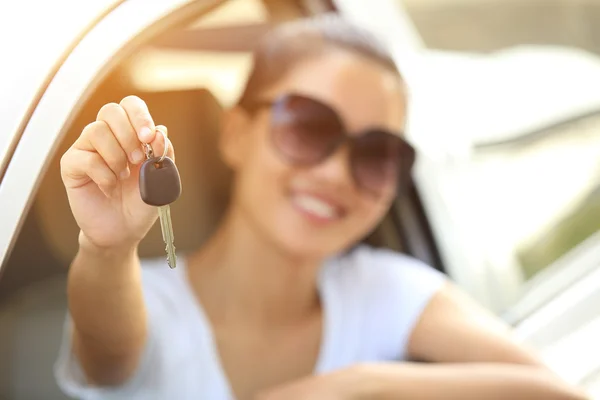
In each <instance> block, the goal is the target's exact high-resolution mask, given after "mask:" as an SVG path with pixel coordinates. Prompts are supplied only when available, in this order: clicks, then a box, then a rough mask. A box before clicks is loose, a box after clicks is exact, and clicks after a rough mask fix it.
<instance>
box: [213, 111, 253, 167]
mask: <svg viewBox="0 0 600 400" xmlns="http://www.w3.org/2000/svg"><path fill="white" fill-rule="evenodd" d="M249 123H250V121H249V116H248V114H247V113H246V111H245V110H243V109H242V108H240V107H233V108H230V109H228V110H226V111H225V112H224V114H223V123H222V125H221V134H220V137H219V151H220V152H221V157H223V161H224V162H225V164H227V166H228V167H229V168H231V169H232V170H234V171H235V170H236V169H237V168H238V167H239V165H240V164H241V163H242V162H243V160H244V157H245V154H246V153H247V152H248V151H249V147H250V146H248V143H247V141H248V137H249V136H250V135H249V134H248V128H249Z"/></svg>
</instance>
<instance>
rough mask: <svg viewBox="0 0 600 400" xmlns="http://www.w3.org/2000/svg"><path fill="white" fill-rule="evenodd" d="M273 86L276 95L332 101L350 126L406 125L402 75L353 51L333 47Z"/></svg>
mask: <svg viewBox="0 0 600 400" xmlns="http://www.w3.org/2000/svg"><path fill="white" fill-rule="evenodd" d="M272 89H273V92H274V94H275V95H278V94H284V93H290V92H293V93H298V94H303V95H306V96H309V97H312V98H315V99H317V100H320V101H322V102H324V103H326V104H328V105H330V106H331V107H332V108H334V109H335V110H336V111H337V112H338V113H339V114H340V117H341V118H343V120H344V123H345V124H346V126H347V128H348V129H350V130H361V129H364V128H366V127H372V126H380V127H383V128H387V129H390V130H393V131H402V130H403V129H404V124H405V119H406V116H405V112H406V99H405V94H404V86H403V83H402V81H401V79H400V78H399V77H398V75H397V74H394V73H393V72H392V71H389V70H388V69H386V68H385V67H383V66H382V65H380V64H378V63H377V62H375V61H371V60H369V59H367V58H365V57H362V56H359V55H354V54H352V53H350V52H346V51H332V52H330V53H329V54H327V55H325V56H319V57H317V58H314V59H310V60H306V61H304V62H301V63H299V64H297V65H296V66H295V67H293V68H292V69H291V70H290V71H289V72H288V73H287V74H286V75H285V76H284V78H283V79H282V80H281V81H280V82H278V84H277V85H276V86H275V87H273V88H272Z"/></svg>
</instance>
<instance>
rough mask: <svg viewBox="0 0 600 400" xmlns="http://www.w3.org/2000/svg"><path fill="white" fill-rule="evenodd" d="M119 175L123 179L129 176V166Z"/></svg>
mask: <svg viewBox="0 0 600 400" xmlns="http://www.w3.org/2000/svg"><path fill="white" fill-rule="evenodd" d="M119 177H120V178H121V180H125V179H127V178H129V168H125V169H124V170H123V171H121V173H120V174H119Z"/></svg>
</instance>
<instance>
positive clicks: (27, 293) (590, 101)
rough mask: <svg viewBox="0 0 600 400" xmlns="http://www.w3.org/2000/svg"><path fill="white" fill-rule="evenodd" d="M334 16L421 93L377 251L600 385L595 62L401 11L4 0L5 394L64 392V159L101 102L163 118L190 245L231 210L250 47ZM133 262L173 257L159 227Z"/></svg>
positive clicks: (189, 0)
mask: <svg viewBox="0 0 600 400" xmlns="http://www.w3.org/2000/svg"><path fill="white" fill-rule="evenodd" d="M332 7H334V8H337V10H338V11H339V12H341V13H343V14H345V15H346V16H347V17H348V18H351V19H353V20H355V21H356V22H358V23H360V24H363V25H364V26H367V27H369V28H371V29H373V30H375V31H377V33H378V34H380V35H381V36H382V37H383V38H385V39H387V40H388V41H389V43H390V44H391V45H392V46H394V51H395V54H396V58H397V61H398V63H399V66H400V68H401V70H402V71H403V72H404V74H405V76H406V79H407V81H408V83H409V86H410V89H411V96H412V103H411V104H412V107H411V116H410V126H409V135H410V139H411V140H412V141H413V142H414V143H415V145H416V146H417V147H418V149H419V151H420V159H419V162H418V165H417V169H416V171H415V174H414V187H413V190H412V191H411V192H410V194H409V196H406V197H403V198H399V199H398V201H397V204H396V205H395V206H394V208H393V209H392V211H391V212H390V215H389V216H388V218H387V219H386V220H385V222H384V223H383V224H382V226H381V229H379V230H378V231H377V232H376V234H375V235H374V236H373V237H372V238H369V240H371V241H372V242H373V243H375V244H378V245H383V246H388V247H391V248H394V249H397V250H401V251H405V252H407V253H409V254H412V255H414V256H415V257H418V258H420V259H423V260H425V261H426V262H428V263H429V264H431V265H432V266H433V267H435V268H439V269H440V270H443V271H444V272H446V273H447V274H448V275H449V276H450V277H451V278H452V279H453V280H455V281H456V283H457V284H458V285H460V286H461V287H462V288H464V289H465V290H466V291H467V292H469V293H470V294H471V295H472V296H474V297H475V298H476V299H477V300H478V301H480V302H481V303H482V304H484V305H485V306H487V307H489V308H490V309H491V310H493V311H495V312H496V313H498V314H499V315H501V316H502V317H504V318H506V319H507V321H509V322H510V323H512V324H513V325H514V326H515V330H516V332H517V334H518V335H520V336H521V338H522V339H523V340H524V341H527V342H528V343H530V344H531V345H533V346H534V347H536V348H537V349H539V350H540V352H541V354H542V356H543V357H544V358H545V359H546V360H547V362H548V364H549V365H550V366H551V367H553V368H555V369H556V370H557V371H558V372H559V373H560V374H561V375H563V376H564V377H565V378H566V379H568V380H569V381H571V382H574V383H577V384H582V385H585V386H586V387H588V388H589V389H590V391H592V392H593V391H594V390H596V391H600V389H599V388H598V386H600V382H599V381H600V376H599V375H600V373H599V371H600V346H597V343H596V338H597V337H598V335H600V308H599V307H598V306H597V305H598V304H600V234H599V231H600V222H598V221H600V212H599V211H598V209H599V208H600V206H599V204H600V201H599V200H598V198H597V197H595V193H597V192H595V190H596V187H597V186H598V185H599V184H600V179H599V177H600V129H599V128H600V59H599V58H598V57H595V56H593V55H591V54H587V53H584V52H580V51H575V50H572V49H566V48H532V47H522V48H516V49H510V50H507V51H503V52H499V53H495V54H491V55H474V54H459V53H452V52H437V51H432V50H429V49H424V48H423V47H422V45H421V43H420V41H419V35H418V32H417V31H416V30H415V29H414V27H413V26H412V25H411V24H410V20H409V19H408V17H407V14H406V13H405V12H403V9H402V7H401V6H400V4H399V1H395V0H381V1H378V2H357V1H355V0H337V1H333V2H331V1H326V0H315V1H291V0H290V1H262V0H195V1H194V0H161V1H144V0H127V1H123V0H86V1H85V2H84V1H78V0H55V1H52V2H42V1H36V0H20V1H18V2H3V3H0V35H1V37H2V40H1V41H0V54H2V55H3V63H2V67H1V68H0V110H1V111H0V263H1V265H2V269H1V270H0V275H1V278H2V279H0V339H1V341H0V343H1V344H0V371H2V373H1V374H0V398H3V399H4V398H6V399H16V400H20V399H24V400H25V399H26V400H34V399H44V400H52V399H63V398H65V396H64V395H62V394H61V393H60V392H59V391H58V388H57V386H56V384H55V383H54V378H53V374H52V364H53V362H54V359H55V357H56V354H57V351H58V341H59V340H60V334H61V331H62V324H63V321H64V316H65V312H66V293H65V276H66V269H67V267H68V265H69V262H70V260H71V258H72V257H73V255H74V252H75V251H76V245H77V231H78V229H77V226H76V225H75V222H74V220H73V217H72V216H71V214H70V210H69V207H68V203H67V199H66V194H65V191H64V188H63V186H62V183H61V180H60V174H59V160H60V156H61V155H62V154H63V153H64V151H65V150H66V148H67V147H68V146H69V145H70V144H71V143H72V142H73V141H74V138H75V137H76V136H77V135H78V134H79V132H80V131H81V129H82V128H83V126H85V125H86V124H87V123H88V122H89V121H90V120H93V119H94V118H95V114H96V112H97V110H98V109H99V107H100V106H101V105H102V104H104V103H106V102H109V101H118V100H120V98H122V97H124V96H125V95H128V94H132V93H135V94H138V95H140V96H141V97H143V98H144V99H145V100H146V102H147V103H148V104H149V107H150V110H151V112H152V114H153V116H154V117H155V120H156V121H157V122H159V123H161V124H165V125H167V126H169V132H170V137H171V138H172V141H173V143H174V145H175V146H176V147H177V159H178V165H179V170H180V173H181V178H182V182H183V194H182V197H181V198H180V199H179V200H178V201H177V202H176V203H175V204H174V205H173V206H172V216H173V225H174V230H175V235H176V237H177V245H178V249H181V250H185V249H189V248H193V247H195V246H198V245H199V244H200V243H201V242H202V241H203V240H204V239H205V238H206V237H207V235H208V234H210V229H211V227H213V226H214V223H215V221H216V219H217V218H218V216H219V213H220V211H222V209H223V207H224V202H225V198H226V193H227V190H228V171H227V170H226V169H225V168H224V166H223V165H222V164H221V163H220V160H219V159H218V157H217V156H216V152H215V151H214V149H215V140H216V136H215V135H216V134H217V130H218V123H219V112H220V110H221V109H222V107H224V106H227V105H230V104H232V103H233V102H234V101H235V100H236V97H237V95H238V94H239V90H240V88H241V86H242V85H243V82H244V79H245V77H246V74H247V72H248V68H249V66H250V61H251V59H250V58H249V53H248V51H249V49H250V48H251V46H252V43H253V41H254V40H255V38H256V37H258V35H260V34H261V33H262V32H264V30H265V29H267V25H268V23H270V22H277V21H278V20H283V19H288V18H299V17H301V16H303V15H310V14H313V13H319V12H324V11H328V10H330V9H332ZM590 210H591V211H590ZM574 220H583V221H584V222H585V223H586V224H585V227H584V228H581V229H579V228H577V229H575V230H573V229H571V228H572V226H573V224H574V223H573V221H574ZM565 221H566V222H565ZM565 224H566V226H567V228H564V226H565ZM577 226H579V225H577ZM155 228H157V227H155ZM569 229H571V230H569ZM565 238H567V239H569V240H570V242H569V240H567V239H565ZM566 242H569V243H566ZM571 242H572V243H571ZM140 253H141V255H143V256H159V255H160V256H162V255H163V254H162V253H163V245H162V243H161V238H160V232H159V231H158V229H154V230H153V231H152V232H151V233H150V234H149V236H148V238H147V239H146V240H145V241H144V243H143V244H142V246H141V248H140ZM108 295H110V294H108ZM594 385H595V386H594ZM598 398H600V395H599V397H598Z"/></svg>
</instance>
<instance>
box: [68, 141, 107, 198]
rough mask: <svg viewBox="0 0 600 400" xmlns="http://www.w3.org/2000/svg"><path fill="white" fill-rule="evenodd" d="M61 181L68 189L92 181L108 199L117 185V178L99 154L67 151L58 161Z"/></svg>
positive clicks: (74, 150) (73, 150) (75, 150)
mask: <svg viewBox="0 0 600 400" xmlns="http://www.w3.org/2000/svg"><path fill="white" fill-rule="evenodd" d="M60 166H61V174H62V177H63V181H64V182H65V185H66V186H67V187H68V188H76V187H81V186H83V185H85V184H87V183H89V181H90V180H92V181H93V182H94V183H95V184H96V185H97V186H98V188H99V189H100V190H101V191H102V192H103V193H104V194H105V195H106V196H107V197H110V195H111V193H112V191H113V190H114V188H115V186H116V184H117V177H116V176H115V174H114V173H113V171H112V169H111V168H109V167H108V165H107V164H106V162H105V161H104V159H103V158H102V156H100V154H98V153H95V152H91V151H85V150H77V149H74V148H71V149H69V151H67V152H66V153H65V155H64V156H63V157H62V158H61V160H60Z"/></svg>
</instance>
